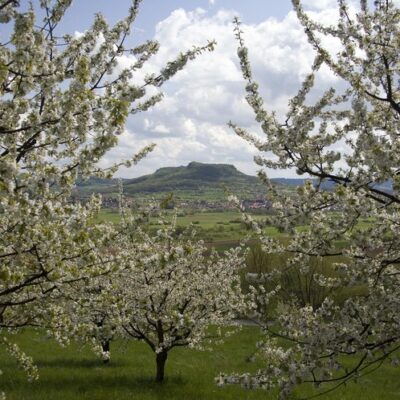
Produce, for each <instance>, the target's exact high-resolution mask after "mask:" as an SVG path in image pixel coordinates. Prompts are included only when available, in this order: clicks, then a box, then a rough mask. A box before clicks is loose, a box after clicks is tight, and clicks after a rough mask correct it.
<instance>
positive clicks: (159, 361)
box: [156, 351, 168, 382]
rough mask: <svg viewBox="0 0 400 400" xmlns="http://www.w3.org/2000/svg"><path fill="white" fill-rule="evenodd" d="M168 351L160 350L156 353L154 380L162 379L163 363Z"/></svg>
mask: <svg viewBox="0 0 400 400" xmlns="http://www.w3.org/2000/svg"><path fill="white" fill-rule="evenodd" d="M167 357H168V353H167V352H166V351H162V352H161V353H157V356H156V362H157V375H156V381H157V382H162V381H163V380H164V370H165V363H166V361H167Z"/></svg>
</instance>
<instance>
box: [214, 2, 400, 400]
mask: <svg viewBox="0 0 400 400" xmlns="http://www.w3.org/2000/svg"><path fill="white" fill-rule="evenodd" d="M292 2H293V7H294V9H295V11H296V12H297V16H298V19H299V21H300V23H301V24H302V25H303V27H304V29H305V32H306V35H307V37H308V39H309V41H310V43H311V44H312V46H313V47H314V50H315V52H316V58H315V62H314V64H313V66H312V71H311V73H310V75H309V76H307V78H306V79H305V81H304V83H303V86H302V87H301V89H300V91H299V92H298V94H297V95H296V96H294V97H293V98H292V99H291V100H290V102H289V110H288V113H287V115H286V117H285V118H284V119H283V121H282V122H279V121H278V118H277V115H276V114H275V113H271V112H269V111H267V110H266V109H265V108H264V106H263V101H262V99H261V96H260V94H259V92H258V86H257V84H256V83H255V81H254V80H253V77H252V74H251V70H250V64H249V59H248V51H247V49H246V48H245V47H244V43H243V39H242V32H241V31H240V27H239V23H238V21H236V28H235V29H236V34H237V38H238V40H239V43H240V47H239V49H238V55H239V58H240V63H241V67H242V71H243V76H244V77H245V79H246V80H247V86H246V91H247V97H246V99H247V101H248V103H249V104H250V106H251V107H252V108H253V110H254V112H255V115H256V120H257V121H258V122H259V123H260V124H261V128H262V130H263V132H264V133H265V135H266V140H261V139H259V138H257V137H255V136H253V135H251V134H249V133H247V132H246V131H245V130H243V129H241V128H239V127H237V126H235V125H234V124H233V123H231V124H230V125H231V126H232V127H233V129H234V130H235V131H236V133H237V134H238V135H240V136H242V137H244V138H245V139H246V140H248V141H249V142H251V143H253V144H254V145H255V146H256V147H257V148H258V149H259V150H260V151H263V152H271V153H270V154H273V155H274V158H273V159H271V158H267V157H266V158H262V157H257V158H256V162H257V163H258V164H259V165H260V166H265V167H270V168H276V169H281V170H285V169H296V171H297V172H298V174H306V175H307V176H308V177H311V178H314V181H313V182H311V181H308V182H307V183H306V184H305V185H304V186H303V187H301V188H299V190H298V191H297V195H296V196H292V197H288V196H284V195H282V194H281V193H279V192H277V191H276V190H275V189H274V187H273V186H272V185H270V184H269V181H268V179H267V177H266V175H265V174H263V173H260V176H261V178H262V179H263V180H264V181H265V182H266V184H267V185H268V188H269V191H268V196H269V197H270V200H271V201H272V203H273V204H274V210H275V215H274V216H271V218H270V223H273V224H274V225H277V226H278V227H280V228H281V229H282V230H284V231H286V232H288V233H289V234H290V239H289V243H288V244H287V246H283V245H282V244H281V243H279V242H278V241H276V240H274V239H272V238H268V237H263V238H262V240H263V246H264V249H265V251H266V252H268V253H283V252H285V251H288V252H290V254H291V255H292V256H290V257H288V261H287V265H288V266H291V267H292V268H298V269H299V270H300V271H301V270H302V269H303V268H306V267H307V265H308V264H309V260H310V257H320V258H328V259H329V258H332V257H334V256H335V257H336V256H340V257H343V258H342V260H343V261H341V262H335V263H334V264H333V265H334V267H335V269H336V277H335V279H332V280H330V279H326V278H324V277H323V276H321V277H320V279H319V284H320V285H324V286H326V287H331V286H333V285H339V286H342V287H344V286H347V287H354V288H362V289H363V293H362V295H358V296H351V297H350V298H348V299H347V300H345V301H344V303H343V304H342V305H341V306H339V305H338V304H336V303H335V302H334V301H333V299H332V297H330V296H329V295H328V296H327V297H326V298H325V300H324V301H323V302H322V304H321V306H320V307H319V308H317V309H313V308H312V307H303V308H298V307H291V306H290V304H289V305H286V306H284V308H282V309H281V310H280V317H279V318H278V321H277V323H276V324H275V327H276V328H275V329H273V328H271V324H270V325H269V327H267V328H266V329H267V330H268V331H269V332H270V334H271V335H272V336H273V335H275V334H278V335H280V336H281V337H285V338H287V339H288V340H289V341H290V342H291V343H292V344H293V346H291V347H289V348H286V349H283V348H279V346H277V345H276V343H274V342H273V341H269V342H266V344H265V345H264V346H262V347H261V350H260V351H261V352H262V353H263V354H264V359H265V360H266V366H265V368H264V369H263V370H260V371H259V373H258V374H256V375H254V376H251V375H245V376H242V377H236V380H237V381H241V382H243V383H245V384H246V385H247V386H263V387H266V388H269V387H273V386H278V387H279V389H280V394H281V397H282V398H286V397H288V396H289V394H290V393H291V391H292V390H293V388H294V387H295V386H296V385H297V384H299V383H307V382H309V383H313V384H315V385H317V386H319V385H320V384H323V383H329V382H331V383H332V384H333V385H334V386H340V385H343V384H344V383H345V382H347V381H348V380H350V379H353V378H356V377H358V376H360V375H362V374H363V373H365V372H368V371H369V370H371V369H372V368H374V367H377V366H379V365H380V364H381V363H382V362H383V361H385V360H388V359H391V358H392V359H393V358H394V357H395V356H394V354H395V352H396V350H397V349H398V348H399V346H400V337H399V329H400V320H399V318H398V316H399V314H400V291H399V288H400V280H399V279H400V270H399V267H400V265H399V260H400V239H399V238H400V235H399V233H400V224H399V221H400V208H399V206H400V197H399V183H400V181H399V176H400V175H399V170H400V163H399V161H400V160H399V154H400V152H399V146H400V142H399V137H400V130H399V127H400V124H399V121H400V91H399V85H398V81H399V66H400V59H399V55H400V51H399V43H400V30H399V27H400V10H399V9H398V8H397V7H396V6H395V5H394V3H393V2H392V1H390V0H386V1H376V2H375V5H374V6H373V8H372V9H370V8H369V5H368V2H367V1H366V0H361V1H360V6H359V8H358V9H354V8H353V7H349V5H348V4H347V2H346V1H345V0H338V6H339V20H338V23H337V24H336V25H332V26H323V25H322V24H320V23H319V22H316V21H313V20H312V19H310V17H309V15H308V14H307V13H306V12H305V11H304V9H303V8H302V5H301V1H299V0H293V1H292ZM325 37H331V38H332V37H333V38H334V39H335V40H336V42H337V43H338V44H339V45H340V46H341V48H340V51H339V52H338V53H336V54H331V53H330V52H329V51H328V50H327V49H326V48H325V47H324V38H325ZM322 65H325V66H327V67H329V68H330V69H331V71H333V73H334V74H336V76H337V77H339V78H340V79H341V80H342V81H343V82H345V83H346V87H347V89H345V90H344V91H343V93H339V94H337V93H336V91H335V89H333V88H331V89H329V90H327V91H326V92H325V93H324V94H323V95H322V96H321V97H320V98H319V99H318V100H317V101H316V102H314V103H313V104H310V103H309V100H308V99H309V93H310V91H311V90H312V88H313V86H314V80H315V77H316V75H317V73H318V70H319V69H320V67H321V66H322ZM344 144H345V145H346V146H347V150H346V151H343V152H342V151H339V150H338V149H340V148H342V147H343V145H344ZM335 145H338V146H335ZM326 181H330V182H331V183H333V189H332V190H330V191H327V190H322V189H321V187H322V186H323V183H325V182H326ZM305 217H306V218H307V220H308V221H309V223H308V229H307V230H306V231H296V230H295V227H296V225H297V224H298V223H299V221H301V220H302V219H304V218H305ZM364 221H367V223H365V222H364ZM338 241H342V242H343V241H344V242H345V246H339V245H338ZM346 356H350V360H348V359H347V361H346V362H349V363H351V364H352V366H350V367H348V366H347V367H346V366H345V364H344V360H346ZM224 380H225V379H224V378H223V379H222V382H223V381H224ZM233 380H235V379H233ZM330 388H331V387H330Z"/></svg>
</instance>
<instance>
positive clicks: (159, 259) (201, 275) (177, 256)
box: [119, 224, 245, 382]
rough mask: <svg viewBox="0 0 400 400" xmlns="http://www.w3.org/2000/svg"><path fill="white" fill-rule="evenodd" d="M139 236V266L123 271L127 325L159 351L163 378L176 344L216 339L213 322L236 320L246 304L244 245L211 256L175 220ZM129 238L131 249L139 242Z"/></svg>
mask: <svg viewBox="0 0 400 400" xmlns="http://www.w3.org/2000/svg"><path fill="white" fill-rule="evenodd" d="M139 237H141V245H140V246H139V251H138V252H137V253H136V255H135V257H134V261H133V262H134V265H133V266H132V267H131V268H126V269H124V270H123V272H122V273H121V274H120V276H119V280H120V287H119V297H122V298H123V299H124V303H125V305H124V307H123V316H122V321H123V329H124V330H125V332H126V333H127V334H128V335H129V336H130V337H133V338H135V339H138V340H143V341H144V342H145V343H147V344H148V345H149V346H150V348H151V349H152V350H153V352H154V353H155V355H156V381H157V382H162V381H163V380H164V369H165V363H166V361H167V357H168V353H169V351H170V350H171V349H173V348H174V347H178V346H189V347H201V346H202V345H203V344H204V343H205V342H206V341H207V340H208V339H211V338H212V336H210V326H219V327H220V326H225V325H226V324H229V325H230V324H231V323H232V319H233V318H234V317H235V316H236V315H237V313H239V312H241V311H242V310H243V309H244V304H245V302H244V297H243V296H242V294H241V290H240V277H239V273H238V269H239V268H241V267H243V263H244V260H243V257H242V256H241V249H240V248H237V249H233V250H230V251H228V252H226V253H225V255H224V256H219V255H218V254H217V253H216V252H215V251H212V252H211V254H210V255H206V254H205V253H206V250H207V249H206V247H205V246H204V244H203V242H202V241H196V240H195V239H194V238H189V239H185V238H183V237H182V236H179V237H176V235H175V225H174V224H172V225H169V224H166V225H164V226H162V227H161V228H160V229H159V230H158V232H157V234H156V235H155V236H150V235H148V234H145V233H144V232H139ZM127 239H128V240H127V241H126V248H125V251H128V253H131V251H130V248H131V247H132V246H134V247H135V248H136V246H137V243H135V242H132V239H130V238H129V236H128V237H127ZM131 254H132V253H131ZM220 334H221V333H220ZM214 336H215V334H214Z"/></svg>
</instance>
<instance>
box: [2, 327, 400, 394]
mask: <svg viewBox="0 0 400 400" xmlns="http://www.w3.org/2000/svg"><path fill="white" fill-rule="evenodd" d="M260 338H261V336H260V332H259V329H258V328H257V327H249V326H246V327H243V328H242V329H241V330H239V331H238V332H236V333H235V334H233V335H232V336H230V337H229V338H228V339H226V341H225V342H224V343H223V344H218V345H214V346H213V347H212V349H211V350H210V351H198V350H191V349H185V348H177V349H173V350H172V351H171V352H170V355H169V358H168V361H167V366H166V380H165V382H164V383H162V384H159V383H156V382H155V381H154V377H153V374H154V368H155V366H154V354H153V353H152V352H151V351H150V350H149V348H148V347H147V346H146V345H145V344H143V343H139V342H135V341H121V340H118V341H115V342H113V343H112V347H111V351H112V353H111V356H112V358H111V363H110V364H109V365H104V364H103V363H102V362H101V361H100V360H99V359H98V358H97V357H96V355H94V354H93V353H92V352H91V351H90V350H89V349H88V348H86V347H83V346H81V345H79V344H77V343H74V344H71V345H70V346H68V347H65V348H62V347H60V346H59V345H58V344H57V343H55V342H54V340H51V339H47V338H46V337H44V336H43V334H41V333H40V332H34V331H32V330H25V331H24V332H23V333H21V334H19V335H17V336H15V337H13V338H10V340H14V341H16V342H17V343H18V344H19V345H20V347H21V348H22V349H23V350H25V351H26V352H27V353H28V354H29V355H31V356H32V357H33V358H34V360H35V361H36V364H37V366H38V368H39V373H40V379H39V380H38V381H35V382H33V383H29V382H27V380H26V377H25V374H24V373H23V372H22V371H20V370H19V369H18V368H17V366H16V363H15V361H14V360H12V359H11V358H10V357H9V356H8V355H6V354H4V352H1V350H0V354H1V355H0V368H1V369H2V370H3V375H2V376H1V379H0V391H4V392H5V393H6V394H7V399H8V400H55V399H57V400H112V399H116V400H128V399H129V400H213V399H221V400H223V399H231V400H237V399H240V400H253V399H254V400H256V399H263V400H269V399H271V400H272V399H276V392H273V391H272V392H266V391H263V390H251V391H249V390H244V389H242V388H241V387H240V386H236V385H234V386H226V387H222V388H220V387H217V386H216V385H215V383H214V378H215V377H216V376H218V374H219V373H220V372H227V373H229V372H232V371H237V372H244V371H252V372H254V371H256V370H257V369H258V368H260V367H261V366H262V363H261V361H259V360H256V361H255V362H249V361H248V358H249V356H251V355H252V354H253V352H254V349H255V343H256V342H257V341H258V340H259V339H260ZM349 366H350V364H349ZM398 374H399V370H398V368H395V367H392V366H390V365H383V366H382V367H381V369H379V370H377V371H375V372H373V373H371V374H369V375H367V376H365V377H362V378H360V379H359V382H358V384H354V383H349V384H347V386H346V387H342V388H340V389H337V390H336V391H334V392H332V393H330V394H328V395H326V397H324V398H326V399H329V400H336V399H342V400H361V399H362V400H380V399H385V400H395V399H400V381H399V380H398ZM312 394H315V391H313V389H312V388H305V387H303V388H300V389H299V390H298V391H297V392H296V395H295V398H303V397H305V396H308V395H312Z"/></svg>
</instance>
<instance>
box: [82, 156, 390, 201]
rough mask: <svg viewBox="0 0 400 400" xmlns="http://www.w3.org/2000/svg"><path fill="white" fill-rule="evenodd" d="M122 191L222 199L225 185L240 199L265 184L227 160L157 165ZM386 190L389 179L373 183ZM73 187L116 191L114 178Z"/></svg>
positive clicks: (291, 182) (287, 181)
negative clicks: (210, 162)
mask: <svg viewBox="0 0 400 400" xmlns="http://www.w3.org/2000/svg"><path fill="white" fill-rule="evenodd" d="M122 181H123V187H124V193H125V195H127V196H132V197H142V196H144V197H146V196H149V197H156V198H157V197H162V196H164V195H165V194H166V193H170V192H173V193H174V194H175V196H176V197H179V198H181V199H192V200H193V199H204V200H223V199H226V193H225V188H226V189H228V191H229V192H230V193H233V194H235V195H237V196H239V197H240V198H241V199H257V198H262V197H263V196H264V195H265V191H266V188H265V186H264V185H263V184H262V183H261V181H260V180H259V178H257V177H256V176H251V175H246V174H244V173H243V172H240V171H238V170H237V169H236V167H234V166H233V165H230V164H205V163H200V162H194V161H193V162H191V163H189V164H188V165H187V166H181V167H167V168H160V169H158V170H157V171H156V172H154V173H153V174H149V175H144V176H141V177H139V178H134V179H122ZM271 181H272V182H273V183H275V184H276V185H279V186H280V187H281V188H282V190H284V191H289V192H290V191H291V190H294V188H295V187H297V186H301V185H303V184H304V182H305V179H303V178H299V179H296V178H273V179H271ZM334 185H335V184H334V183H333V182H330V181H327V182H324V183H323V185H322V188H323V189H325V190H332V189H333V188H334ZM377 187H381V188H382V189H386V190H390V187H391V182H387V183H385V184H382V185H377ZM77 191H78V193H79V195H80V196H82V197H86V196H89V195H90V194H91V193H102V194H104V195H109V196H111V197H114V196H115V195H116V194H117V192H118V179H100V178H90V179H88V180H84V181H78V183H77Z"/></svg>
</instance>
